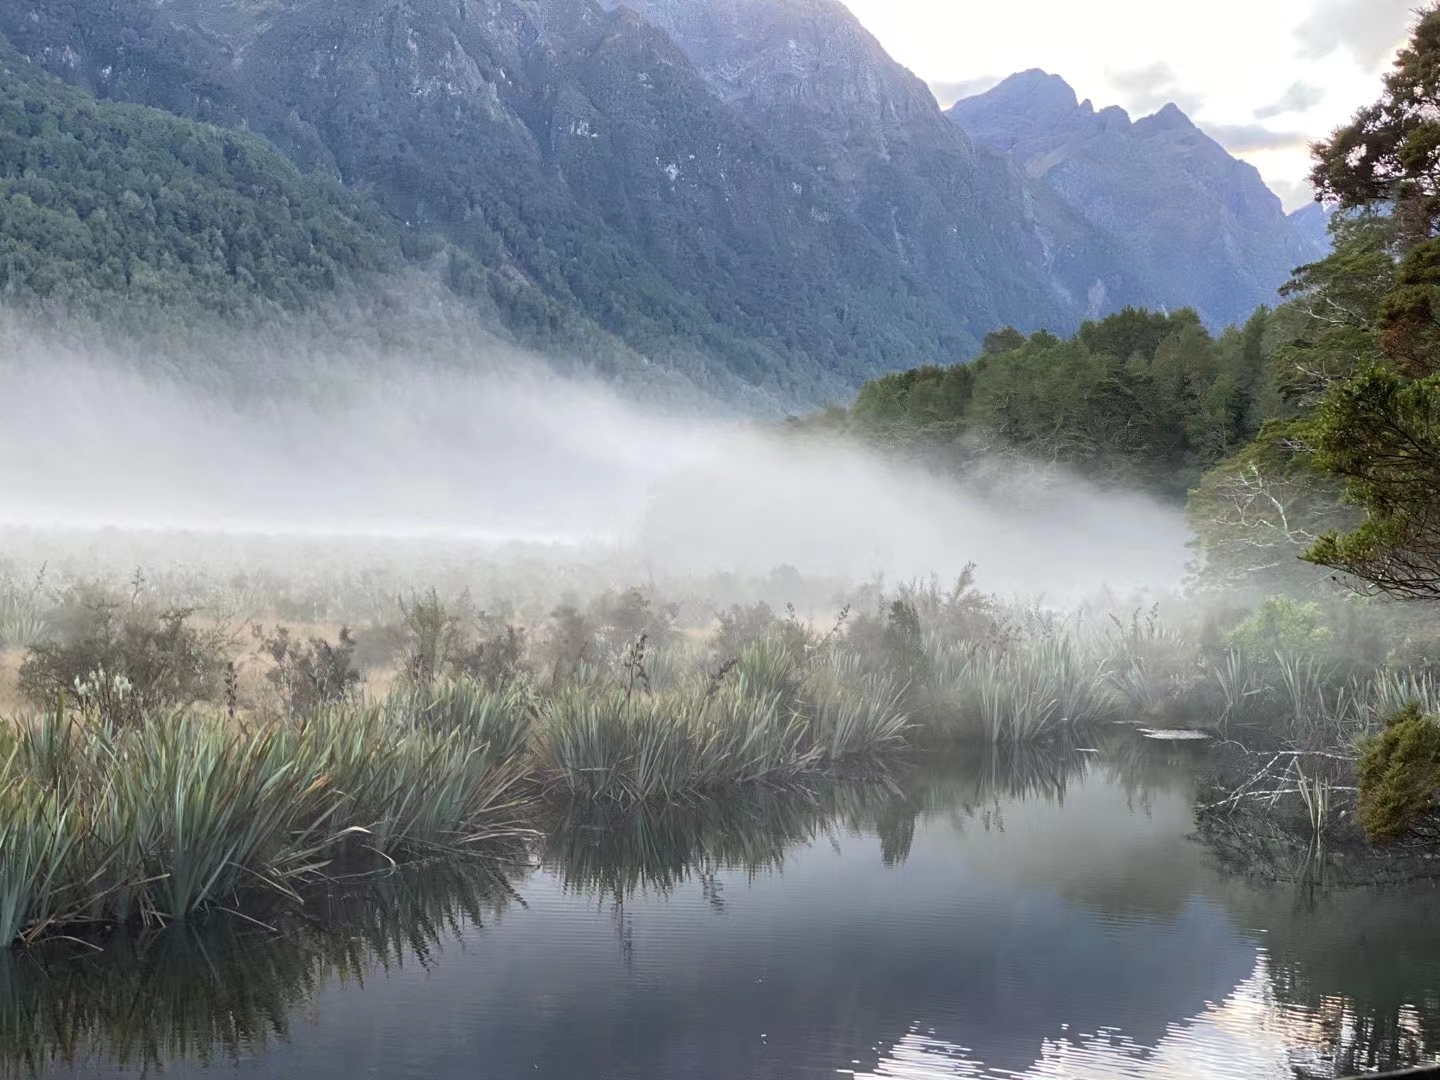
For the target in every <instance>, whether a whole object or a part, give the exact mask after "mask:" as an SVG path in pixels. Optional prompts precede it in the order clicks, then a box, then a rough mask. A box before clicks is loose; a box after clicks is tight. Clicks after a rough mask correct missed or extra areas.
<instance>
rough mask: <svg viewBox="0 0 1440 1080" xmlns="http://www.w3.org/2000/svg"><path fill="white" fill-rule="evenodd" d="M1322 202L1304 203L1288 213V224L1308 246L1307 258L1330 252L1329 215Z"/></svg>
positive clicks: (1311, 258)
mask: <svg viewBox="0 0 1440 1080" xmlns="http://www.w3.org/2000/svg"><path fill="white" fill-rule="evenodd" d="M1331 213H1332V211H1331V210H1330V208H1329V207H1327V206H1325V205H1324V204H1323V203H1318V202H1312V203H1306V204H1305V205H1304V206H1302V207H1301V208H1300V209H1299V210H1295V211H1292V212H1291V214H1290V224H1291V226H1292V227H1293V228H1294V229H1295V231H1296V232H1297V233H1299V234H1300V239H1302V240H1304V241H1305V243H1306V244H1307V245H1308V247H1309V251H1310V254H1309V259H1310V260H1316V259H1323V258H1324V257H1325V256H1326V255H1329V254H1330V215H1331Z"/></svg>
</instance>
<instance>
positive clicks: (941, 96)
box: [930, 75, 1000, 109]
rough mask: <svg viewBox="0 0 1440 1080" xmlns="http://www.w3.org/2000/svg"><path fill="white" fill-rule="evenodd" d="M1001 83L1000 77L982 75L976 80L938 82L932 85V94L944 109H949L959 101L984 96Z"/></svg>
mask: <svg viewBox="0 0 1440 1080" xmlns="http://www.w3.org/2000/svg"><path fill="white" fill-rule="evenodd" d="M999 83H1000V77H999V76H998V75H981V76H980V77H979V78H976V79H957V80H955V81H953V82H946V81H944V80H938V81H935V82H932V83H930V92H931V93H932V94H934V95H935V100H936V101H938V102H939V103H940V107H941V108H942V109H948V108H950V106H951V105H954V104H955V103H956V102H957V101H963V100H964V99H965V98H968V97H974V96H975V95H976V94H983V93H984V92H985V91H986V90H989V89H991V88H992V87H994V86H997V85H998V84H999Z"/></svg>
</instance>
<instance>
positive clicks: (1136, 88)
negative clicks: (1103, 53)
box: [1106, 60, 1205, 113]
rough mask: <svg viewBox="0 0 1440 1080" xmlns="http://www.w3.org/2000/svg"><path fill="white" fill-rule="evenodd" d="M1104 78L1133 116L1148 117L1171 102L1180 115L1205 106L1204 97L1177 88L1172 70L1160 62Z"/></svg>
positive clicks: (1176, 80)
mask: <svg viewBox="0 0 1440 1080" xmlns="http://www.w3.org/2000/svg"><path fill="white" fill-rule="evenodd" d="M1106 77H1107V78H1108V79H1109V80H1110V85H1111V86H1113V87H1114V88H1115V90H1116V92H1117V93H1118V94H1119V95H1120V96H1121V98H1122V99H1123V100H1124V104H1125V105H1127V106H1129V108H1130V110H1131V111H1132V112H1137V113H1151V112H1154V111H1155V110H1157V109H1159V108H1160V107H1161V106H1162V105H1166V104H1168V103H1170V102H1174V103H1175V104H1176V105H1178V106H1179V107H1180V109H1181V110H1182V111H1183V112H1186V113H1194V112H1195V111H1196V110H1198V109H1199V108H1200V106H1201V105H1203V104H1204V103H1205V97H1204V95H1202V94H1197V93H1195V92H1193V91H1190V90H1186V89H1184V88H1183V87H1182V86H1181V85H1180V80H1179V78H1178V77H1177V76H1176V74H1175V69H1174V68H1172V67H1171V66H1170V65H1169V64H1167V63H1166V62H1165V61H1163V60H1157V61H1155V63H1153V64H1147V65H1146V66H1145V67H1141V68H1131V69H1129V70H1127V71H1107V72H1106Z"/></svg>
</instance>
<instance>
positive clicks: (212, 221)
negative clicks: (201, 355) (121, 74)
mask: <svg viewBox="0 0 1440 1080" xmlns="http://www.w3.org/2000/svg"><path fill="white" fill-rule="evenodd" d="M400 258H401V256H400V249H399V244H398V238H397V234H396V231H395V230H394V229H392V228H391V227H390V225H389V223H388V222H387V220H386V219H385V217H384V216H383V215H381V214H379V213H378V212H376V211H375V210H374V209H373V208H370V207H367V206H366V205H365V204H364V203H363V201H361V200H357V199H356V198H355V197H354V196H353V195H352V194H350V193H349V192H347V191H345V190H344V189H343V188H341V187H340V185H338V184H335V183H331V182H327V181H324V180H321V179H315V178H309V177H305V176H302V175H300V173H298V172H297V171H296V170H295V168H294V166H293V165H291V164H290V163H289V162H288V161H286V160H285V158H284V157H283V156H281V155H280V154H279V153H278V152H277V151H276V150H275V149H274V147H272V146H271V145H269V144H268V143H266V142H265V141H264V140H262V139H258V138H255V137H253V136H249V135H244V134H241V133H238V132H231V131H225V130H223V129H220V128H217V127H213V126H210V125H207V124H198V123H193V122H191V121H188V120H183V119H180V118H179V117H176V116H172V115H170V114H169V113H165V112H161V111H160V110H157V109H149V108H144V107H141V106H135V105H121V104H107V103H97V102H96V101H95V100H94V99H92V98H90V97H89V96H88V95H87V94H85V93H83V92H82V91H80V90H77V89H75V88H73V87H69V86H66V85H64V84H63V83H60V82H58V81H57V80H55V79H52V78H50V77H49V76H47V75H45V74H44V73H42V72H40V71H38V70H37V69H36V68H35V67H34V66H33V65H32V64H30V63H29V62H28V61H27V60H25V59H24V58H23V57H21V56H20V55H19V54H17V53H16V52H15V51H14V50H13V49H11V48H9V47H8V46H7V45H5V44H4V43H3V42H0V292H3V293H4V294H5V295H8V296H11V297H48V296H56V295H59V296H62V297H64V298H68V299H72V300H83V299H85V298H86V297H88V296H89V295H91V294H94V293H97V292H120V291H123V292H125V293H127V294H129V295H131V296H134V297H137V298H145V299H149V300H153V301H157V302H163V303H182V304H194V305H197V306H199V307H201V308H204V309H207V310H211V311H222V312H224V311H235V310H237V309H242V308H246V307H251V306H256V305H260V306H264V305H265V304H275V305H280V306H282V307H294V306H296V305H299V304H303V303H305V302H306V301H307V300H308V299H309V298H311V297H312V296H313V295H315V294H317V293H323V292H327V291H329V290H332V289H334V288H335V287H336V286H337V284H339V283H340V282H342V281H344V280H346V279H353V278H355V277H357V276H363V275H365V274H367V273H370V272H375V271H383V270H386V269H390V268H393V267H394V266H395V265H396V264H397V263H398V262H399V261H400Z"/></svg>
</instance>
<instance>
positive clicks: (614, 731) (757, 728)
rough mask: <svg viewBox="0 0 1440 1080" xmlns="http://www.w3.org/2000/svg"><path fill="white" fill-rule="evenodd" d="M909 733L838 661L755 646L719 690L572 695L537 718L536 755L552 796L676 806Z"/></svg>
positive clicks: (870, 749)
mask: <svg viewBox="0 0 1440 1080" xmlns="http://www.w3.org/2000/svg"><path fill="white" fill-rule="evenodd" d="M906 726H907V720H906V717H905V714H904V712H903V711H902V709H901V708H900V704H899V694H898V692H897V691H896V690H895V689H894V688H893V687H892V686H891V685H890V684H889V683H888V682H887V681H886V680H885V679H883V678H881V677H879V676H874V675H866V674H864V673H862V672H861V671H859V669H858V666H857V665H856V664H854V663H853V662H852V661H849V660H847V659H846V658H845V657H843V656H831V657H828V658H826V659H822V660H818V661H815V660H811V661H808V662H807V661H806V660H804V659H802V658H797V657H796V656H794V655H793V653H791V652H788V651H786V650H784V649H781V648H779V647H777V646H776V645H775V644H774V643H772V642H758V643H756V644H755V645H752V646H751V647H750V648H748V649H747V650H746V651H745V653H744V654H743V655H742V657H741V658H740V659H739V661H738V662H737V663H736V664H735V665H734V667H733V668H732V669H731V670H730V671H728V672H727V673H726V674H725V676H724V677H723V678H715V677H711V678H704V677H692V678H689V679H686V680H684V681H682V682H681V683H680V684H679V685H677V686H676V687H675V688H673V689H670V690H666V691H662V692H657V693H653V694H643V693H638V692H636V691H635V690H634V689H633V688H631V687H628V686H625V687H622V686H615V685H610V686H604V685H602V686H599V687H594V686H578V687H572V688H569V689H567V690H565V691H563V692H562V693H560V694H559V695H558V696H556V697H555V698H553V699H551V700H549V701H546V702H545V703H544V704H542V705H541V706H540V711H539V717H538V719H537V722H536V727H537V732H536V740H535V751H534V752H535V760H536V766H537V768H538V769H539V772H540V775H541V777H542V778H543V779H544V781H545V783H546V784H547V786H548V787H550V788H551V789H552V790H555V789H558V790H563V791H564V792H566V793H567V794H569V795H572V796H578V797H583V798H589V799H604V800H614V801H618V802H638V801H647V800H685V799H691V798H694V797H697V796H701V795H704V794H706V793H709V792H713V791H716V790H718V789H721V788H725V787H732V786H735V785H739V784H752V783H758V782H781V781H785V780H792V779H795V778H796V777H798V776H801V775H804V774H806V773H812V772H819V771H822V770H824V769H826V768H828V767H830V766H833V765H835V764H837V763H839V762H842V761H844V760H846V759H848V758H858V757H862V756H866V755H876V754H881V753H884V752H886V751H888V750H893V749H896V748H897V747H899V746H900V745H902V743H903V740H904V733H905V729H906Z"/></svg>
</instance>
